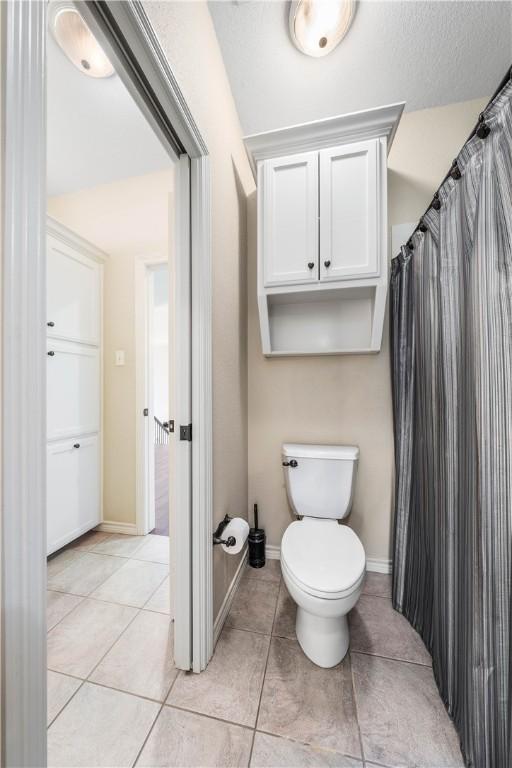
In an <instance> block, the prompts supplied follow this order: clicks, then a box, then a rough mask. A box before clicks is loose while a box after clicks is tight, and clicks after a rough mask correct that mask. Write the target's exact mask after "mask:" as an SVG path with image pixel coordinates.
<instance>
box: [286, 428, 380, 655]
mask: <svg viewBox="0 0 512 768" xmlns="http://www.w3.org/2000/svg"><path fill="white" fill-rule="evenodd" d="M358 457H359V450H358V448H356V447H355V446H326V445H304V444H295V443H294V444H285V445H284V446H283V466H284V469H285V478H286V489H287V493H288V498H289V501H290V504H291V506H292V509H293V510H294V512H295V514H296V515H297V516H298V517H299V518H300V519H299V520H296V521H295V522H293V523H291V524H290V525H289V526H288V528H287V529H286V531H285V533H284V536H283V539H282V542H281V568H282V573H283V579H284V581H285V584H286V586H287V588H288V591H289V593H290V595H291V597H292V598H293V600H294V601H295V602H296V603H297V619H296V628H295V629H296V634H297V639H298V641H299V643H300V646H301V648H302V650H303V651H304V653H305V654H306V656H308V658H310V659H311V661H313V662H314V663H315V664H317V665H318V666H320V667H333V666H335V665H336V664H338V663H339V662H340V661H341V660H342V659H343V658H344V656H345V655H346V653H347V651H348V647H349V629H348V622H347V614H348V612H349V611H350V610H351V609H352V608H353V607H354V605H355V604H356V603H357V600H358V599H359V595H360V594H361V589H362V584H363V579H364V572H365V566H366V558H365V552H364V548H363V545H362V544H361V542H360V540H359V538H358V537H357V535H356V534H355V533H354V531H353V530H352V529H351V528H349V527H348V526H347V525H343V524H340V521H341V520H343V518H345V517H346V516H347V515H348V513H349V512H350V507H351V504H352V496H353V488H354V480H355V473H356V468H357V461H358Z"/></svg>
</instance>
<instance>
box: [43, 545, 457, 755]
mask: <svg viewBox="0 0 512 768" xmlns="http://www.w3.org/2000/svg"><path fill="white" fill-rule="evenodd" d="M156 539H163V541H164V544H159V543H158V542H157V541H156ZM166 544H168V541H167V540H166V539H165V537H159V536H148V537H145V538H141V537H127V536H122V537H121V536H107V535H105V534H91V535H89V537H85V538H84V539H83V540H81V542H79V543H78V544H77V545H76V546H74V547H73V548H69V549H67V550H66V551H65V552H63V553H61V554H60V555H58V557H56V558H54V559H52V560H51V561H50V563H49V567H48V589H49V592H48V629H49V632H48V666H49V671H48V700H49V701H48V723H49V731H48V765H49V766H67V767H68V768H69V767H70V766H88V767H89V768H92V767H93V766H132V765H137V766H147V767H151V766H162V767H165V766H169V767H170V766H191V767H198V766H224V767H226V768H228V767H230V766H249V765H250V766H254V767H257V766H261V767H263V766H265V767H267V768H278V767H283V768H285V767H286V768H292V767H293V768H295V767H298V766H333V767H334V766H336V767H338V768H363V766H368V768H370V766H385V767H389V768H402V767H403V768H409V767H411V768H412V767H413V766H421V767H422V768H455V767H459V766H463V762H462V758H461V756H460V751H459V748H458V740H457V736H456V734H455V731H454V729H453V726H452V724H451V722H450V720H449V718H448V716H447V715H446V712H445V710H444V707H443V704H442V702H441V700H440V698H439V695H438V693H437V688H436V687H435V684H434V680H433V676H432V670H431V667H430V658H429V655H428V653H427V652H426V651H425V648H424V646H423V643H422V642H421V640H420V639H419V637H418V636H417V635H416V633H415V632H414V630H412V629H411V627H410V626H409V624H408V623H407V622H406V621H405V620H404V619H403V618H402V617H401V616H399V615H398V614H397V613H395V611H393V610H392V608H391V601H390V597H389V589H390V579H389V577H387V576H380V575H377V574H368V577H367V580H366V584H365V588H364V594H363V596H362V597H361V600H360V601H359V604H358V606H357V607H356V609H355V610H354V611H353V612H352V614H351V617H350V619H351V651H350V654H349V655H348V656H347V658H346V659H345V660H344V661H343V662H342V663H341V664H339V665H338V666H337V667H335V668H334V669H331V670H323V669H320V668H319V667H316V666H315V665H314V664H312V663H311V662H310V661H309V660H308V659H307V658H306V657H305V656H304V654H303V653H302V651H301V649H300V648H299V646H298V644H297V641H296V639H295V632H294V619H295V606H294V603H293V601H292V600H291V599H290V597H289V596H288V593H287V591H286V587H285V585H284V583H283V581H282V579H281V573H280V568H279V563H278V562H277V561H269V562H268V563H267V565H266V567H265V568H264V569H261V570H258V571H256V570H253V569H250V568H248V569H247V571H246V573H245V575H244V577H243V579H242V582H241V584H240V588H239V590H238V593H237V595H236V596H235V600H234V602H233V605H232V607H231V611H230V613H229V615H228V619H227V621H226V625H225V627H224V629H223V631H222V634H221V636H220V638H219V642H218V644H217V648H216V651H215V655H214V657H213V659H212V661H211V662H210V664H209V666H208V669H207V670H206V671H205V672H203V673H202V674H201V675H194V674H189V673H183V672H178V671H177V670H176V669H175V668H174V666H173V664H172V662H171V661H170V659H171V658H172V639H171V638H172V635H171V633H170V619H169V615H168V603H169V580H168V576H167V564H166V563H165V562H164V561H165V558H166V555H167V551H168V546H167V547H166Z"/></svg>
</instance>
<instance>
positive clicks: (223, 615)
mask: <svg viewBox="0 0 512 768" xmlns="http://www.w3.org/2000/svg"><path fill="white" fill-rule="evenodd" d="M247 553H248V549H247V547H246V548H245V551H244V553H243V555H242V559H241V560H240V563H239V564H238V568H237V569H236V573H235V575H234V576H233V579H232V581H231V584H230V585H229V588H228V591H227V592H226V595H225V597H224V600H223V601H222V605H221V607H220V610H219V612H218V614H217V618H216V619H215V622H214V625H213V647H214V648H215V646H216V644H217V640H218V639H219V635H220V633H221V632H222V627H223V626H224V622H225V621H226V619H227V617H228V613H229V609H230V608H231V603H232V602H233V599H234V597H235V593H236V590H237V589H238V585H239V583H240V581H241V579H242V576H243V575H244V569H245V565H246V563H247ZM228 557H229V555H228Z"/></svg>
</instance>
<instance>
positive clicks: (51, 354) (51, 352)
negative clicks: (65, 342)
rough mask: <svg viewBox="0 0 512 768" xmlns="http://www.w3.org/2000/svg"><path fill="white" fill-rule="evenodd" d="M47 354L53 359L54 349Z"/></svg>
mask: <svg viewBox="0 0 512 768" xmlns="http://www.w3.org/2000/svg"><path fill="white" fill-rule="evenodd" d="M46 354H47V355H49V357H53V356H54V354H55V352H54V351H53V349H50V351H49V352H47V353H46Z"/></svg>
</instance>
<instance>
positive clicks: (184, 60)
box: [144, 2, 254, 616]
mask: <svg viewBox="0 0 512 768" xmlns="http://www.w3.org/2000/svg"><path fill="white" fill-rule="evenodd" d="M144 6H145V9H146V11H147V13H148V15H149V17H150V20H151V23H152V25H153V27H154V29H155V31H156V34H157V35H158V37H159V39H160V42H161V44H162V47H163V48H164V50H165V52H166V54H167V57H168V59H169V61H170V63H171V66H172V68H173V71H174V74H175V76H176V79H177V81H178V83H179V86H180V88H181V89H182V91H183V93H184V95H185V99H186V100H187V103H188V106H189V107H190V110H191V112H192V114H193V116H194V119H195V121H196V123H197V125H198V127H199V130H200V131H201V133H202V135H203V137H204V139H205V141H206V143H207V145H208V151H209V154H210V158H211V164H212V213H213V221H212V236H213V441H214V442H213V446H214V456H213V504H214V522H215V523H216V522H217V521H218V520H220V519H221V518H222V517H223V516H224V514H225V513H226V512H227V513H229V514H230V515H237V516H246V514H247V334H246V328H247V301H246V290H247V289H246V261H247V258H246V245H247V239H246V228H245V219H246V198H247V195H248V194H250V193H251V192H252V191H253V189H254V181H253V179H252V175H251V173H250V169H249V164H248V161H247V157H246V154H245V149H244V146H243V142H242V132H241V128H240V123H239V119H238V114H237V112H236V109H235V104H234V101H233V97H232V94H231V90H230V86H229V82H228V79H227V75H226V71H225V68H224V62H223V60H222V56H221V53H220V49H219V45H218V42H217V38H216V36H215V30H214V28H213V23H212V20H211V17H210V14H209V11H208V7H207V5H206V3H204V2H191V3H187V2H185V3H184V2H160V3H157V2H146V3H144ZM238 562H239V558H238V557H235V556H230V555H226V554H224V553H223V552H222V551H221V550H220V548H219V547H215V548H214V616H215V615H217V613H218V610H219V608H220V606H221V604H222V601H223V599H224V595H225V593H226V590H227V588H228V586H229V584H230V583H231V580H232V578H233V575H234V573H235V570H236V567H237V565H238Z"/></svg>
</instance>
